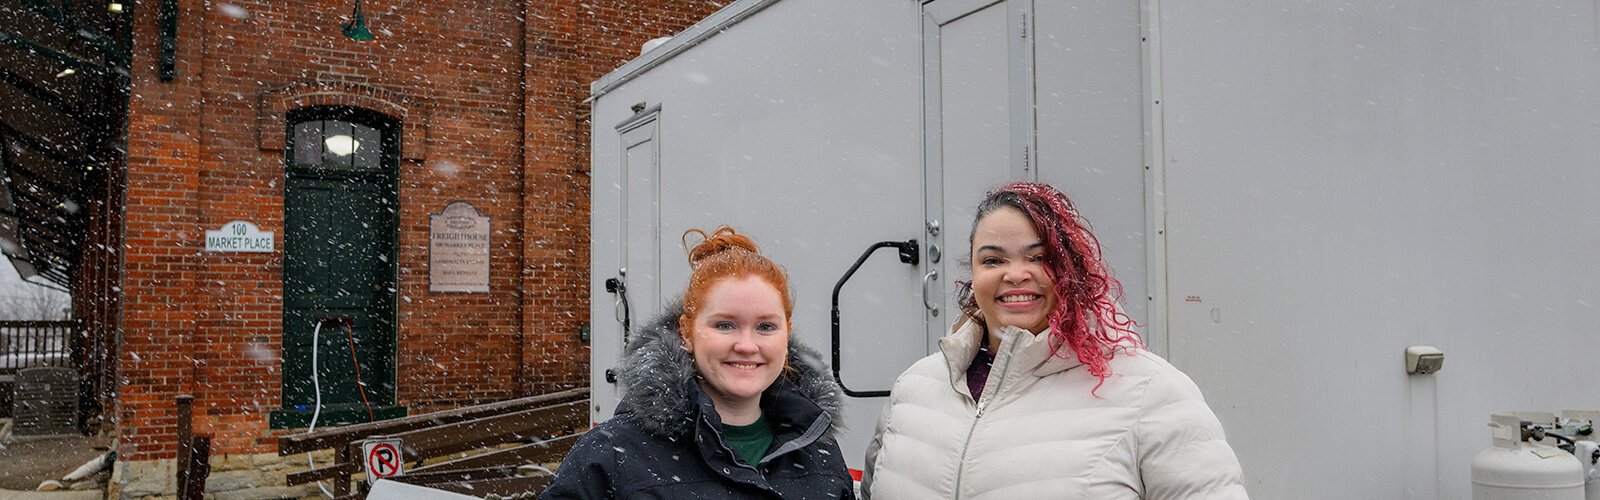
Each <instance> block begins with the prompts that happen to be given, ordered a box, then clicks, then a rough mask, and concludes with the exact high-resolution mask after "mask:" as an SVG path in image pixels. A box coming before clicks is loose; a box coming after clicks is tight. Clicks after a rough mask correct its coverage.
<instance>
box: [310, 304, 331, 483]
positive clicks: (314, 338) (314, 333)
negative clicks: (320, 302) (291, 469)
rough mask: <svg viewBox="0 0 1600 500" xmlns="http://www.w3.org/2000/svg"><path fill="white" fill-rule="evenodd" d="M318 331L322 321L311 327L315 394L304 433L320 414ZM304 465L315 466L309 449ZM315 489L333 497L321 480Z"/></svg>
mask: <svg viewBox="0 0 1600 500" xmlns="http://www.w3.org/2000/svg"><path fill="white" fill-rule="evenodd" d="M320 333H322V322H321V321H318V322H317V324H316V326H314V327H312V328H311V391H312V393H314V394H316V404H315V405H313V406H312V407H311V425H309V426H307V427H306V434H311V431H314V430H317V416H318V415H321V414H322V382H321V381H319V380H317V335H318V334H320ZM306 467H309V468H312V469H315V468H317V464H316V463H314V462H312V461H311V452H309V451H308V452H306ZM317 489H319V490H322V494H323V495H327V496H328V498H333V492H330V491H328V487H326V486H323V485H322V481H321V480H318V481H317Z"/></svg>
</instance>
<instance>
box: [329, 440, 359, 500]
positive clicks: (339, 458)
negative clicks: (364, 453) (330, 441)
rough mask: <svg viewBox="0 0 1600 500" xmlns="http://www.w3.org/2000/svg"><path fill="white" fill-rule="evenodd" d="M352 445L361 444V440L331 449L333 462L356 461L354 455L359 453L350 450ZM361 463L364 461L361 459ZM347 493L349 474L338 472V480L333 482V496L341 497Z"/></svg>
mask: <svg viewBox="0 0 1600 500" xmlns="http://www.w3.org/2000/svg"><path fill="white" fill-rule="evenodd" d="M353 446H361V442H359V441H357V442H355V443H345V445H344V446H339V447H335V448H334V449H333V456H334V460H333V463H334V464H335V465H343V464H347V463H350V462H355V461H357V459H356V458H355V457H356V455H360V453H356V452H355V451H354V450H352V449H351V447H353ZM361 463H363V464H365V463H366V462H365V461H362V462H361ZM362 467H363V468H365V467H366V466H365V465H362ZM349 494H350V474H349V473H342V474H339V479H338V482H336V483H334V484H333V496H335V497H343V496H345V495H349Z"/></svg>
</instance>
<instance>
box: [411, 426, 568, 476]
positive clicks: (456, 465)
mask: <svg viewBox="0 0 1600 500" xmlns="http://www.w3.org/2000/svg"><path fill="white" fill-rule="evenodd" d="M582 436H583V434H569V435H566V436H561V437H557V438H554V439H550V440H546V441H540V442H537V443H528V444H525V445H522V446H518V447H515V448H506V449H504V450H496V451H491V452H488V453H482V454H478V455H473V456H470V457H466V458H458V459H455V460H450V461H447V462H439V463H436V464H433V465H427V466H423V467H418V468H416V469H413V470H412V472H408V473H407V474H408V475H409V474H412V473H417V474H426V473H430V472H444V471H456V470H472V469H479V468H484V467H491V466H496V465H506V464H510V465H513V466H518V465H523V464H537V463H545V462H555V461H558V460H560V459H561V458H562V457H565V456H566V455H567V452H568V451H570V450H572V445H573V444H575V443H577V442H578V438H579V437H582Z"/></svg>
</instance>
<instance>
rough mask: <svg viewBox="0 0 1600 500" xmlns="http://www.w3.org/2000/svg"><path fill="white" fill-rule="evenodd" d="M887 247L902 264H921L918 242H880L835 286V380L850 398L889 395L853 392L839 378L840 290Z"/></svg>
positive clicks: (883, 392)
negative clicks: (863, 265) (878, 251)
mask: <svg viewBox="0 0 1600 500" xmlns="http://www.w3.org/2000/svg"><path fill="white" fill-rule="evenodd" d="M885 247H894V248H896V249H898V250H900V262H904V263H907V264H911V265H913V266H915V265H917V262H919V257H920V256H921V253H919V247H918V246H917V240H906V241H880V242H877V243H873V244H872V246H870V247H867V251H865V252H862V253H861V257H860V258H858V259H856V263H855V264H854V265H852V266H850V270H849V271H845V272H844V276H842V277H840V278H839V282H838V283H835V284H834V285H833V380H834V381H835V382H838V383H839V388H840V389H844V394H845V395H846V396H850V397H856V398H881V397H884V396H888V395H889V391H852V390H850V388H849V387H845V385H844V379H843V378H841V377H840V376H839V289H841V288H844V282H846V281H850V277H851V276H854V275H855V274H856V270H857V269H860V268H861V263H863V262H866V261H867V257H871V256H872V252H876V251H877V250H878V249H879V248H885Z"/></svg>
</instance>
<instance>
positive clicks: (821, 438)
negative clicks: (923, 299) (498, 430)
mask: <svg viewBox="0 0 1600 500" xmlns="http://www.w3.org/2000/svg"><path fill="white" fill-rule="evenodd" d="M689 235H698V236H700V237H702V238H704V240H703V241H701V242H700V243H699V244H697V245H695V246H694V248H692V249H690V250H689V266H690V267H692V268H693V269H694V270H693V271H692V272H691V273H690V275H689V287H688V289H687V290H685V291H684V292H683V302H682V303H681V305H680V304H673V305H670V306H668V307H667V311H666V312H665V313H664V314H662V315H661V316H660V317H658V318H657V319H656V320H654V321H652V322H650V324H649V325H647V326H645V327H644V328H641V329H639V330H638V331H635V332H634V335H633V340H632V341H631V342H629V344H628V346H627V351H628V353H627V360H626V362H625V363H624V364H623V367H622V372H621V373H620V376H619V377H618V379H619V380H618V381H619V382H621V383H622V387H623V396H622V402H621V403H620V404H619V405H618V406H617V410H616V415H615V416H613V417H612V418H611V419H610V420H607V421H605V422H604V423H601V424H600V425H599V426H598V427H595V428H594V429H592V430H590V431H589V432H587V433H585V434H584V435H583V437H582V438H581V439H579V440H578V442H577V443H576V444H575V445H573V447H572V451H571V452H569V453H568V454H567V457H566V458H565V459H563V460H562V461H561V468H560V470H558V471H557V472H556V478H555V481H554V482H553V483H552V484H551V485H550V488H548V489H546V490H545V491H544V493H542V494H541V495H540V496H539V498H588V499H600V498H780V497H781V498H785V499H803V498H817V499H834V498H855V492H854V484H853V482H852V481H851V479H850V473H849V470H848V469H846V468H845V463H844V457H843V455H842V454H841V453H840V451H839V445H838V443H837V442H836V441H835V436H834V434H835V433H836V432H837V431H836V429H837V426H836V424H835V423H836V422H838V421H839V410H840V408H841V406H842V400H841V397H842V396H841V391H840V390H839V386H838V384H836V383H835V382H834V381H833V378H832V377H831V376H829V374H828V370H827V364H826V363H825V362H823V361H822V357H821V356H820V355H818V354H817V353H816V351H813V350H811V349H809V348H807V347H806V346H804V345H801V344H800V343H798V342H797V341H795V339H794V337H793V336H791V335H789V330H790V328H791V324H792V323H791V322H790V317H791V316H792V315H793V314H794V301H793V300H792V299H791V298H790V296H789V277H788V275H787V274H785V272H784V270H783V268H781V267H778V265H777V264H775V263H773V262H772V261H771V260H769V259H767V257H766V256H764V255H761V253H760V252H759V251H757V249H756V244H755V242H754V241H751V240H750V238H747V237H745V236H744V235H741V234H738V233H736V232H734V230H733V229H731V228H728V227H722V228H719V229H717V230H716V231H713V232H711V233H710V234H707V233H705V232H703V231H700V230H698V229H691V230H689V231H688V232H687V233H684V237H685V238H687V237H688V236H689Z"/></svg>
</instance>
